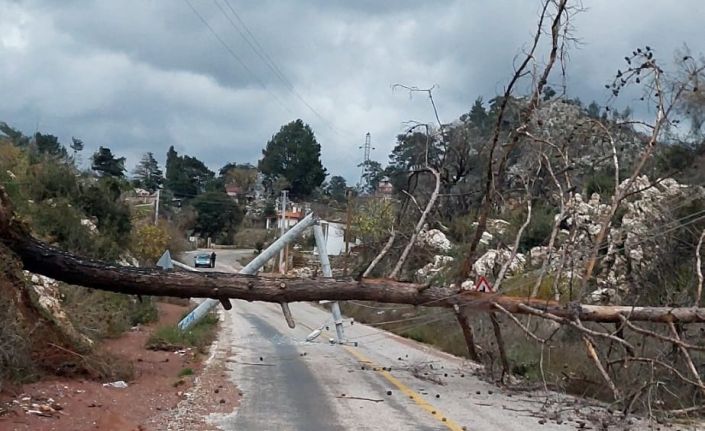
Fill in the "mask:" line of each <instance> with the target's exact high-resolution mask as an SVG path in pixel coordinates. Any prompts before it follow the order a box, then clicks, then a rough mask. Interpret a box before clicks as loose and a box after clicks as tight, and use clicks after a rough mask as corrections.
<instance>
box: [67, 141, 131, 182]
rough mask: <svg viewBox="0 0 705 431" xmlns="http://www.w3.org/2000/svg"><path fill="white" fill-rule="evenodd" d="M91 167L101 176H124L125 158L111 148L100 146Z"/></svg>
mask: <svg viewBox="0 0 705 431" xmlns="http://www.w3.org/2000/svg"><path fill="white" fill-rule="evenodd" d="M65 151H66V150H64V152H65ZM91 169H93V170H94V171H96V172H97V173H98V175H100V176H101V177H118V178H122V177H124V176H125V158H124V157H118V158H116V157H115V156H114V155H113V152H112V151H110V148H106V147H100V148H98V151H96V152H95V153H94V154H93V163H92V165H91Z"/></svg>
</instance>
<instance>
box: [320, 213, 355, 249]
mask: <svg viewBox="0 0 705 431" xmlns="http://www.w3.org/2000/svg"><path fill="white" fill-rule="evenodd" d="M320 223H321V229H322V230H323V237H324V238H325V239H326V251H327V252H328V256H338V255H341V254H344V253H345V225H344V224H343V223H336V222H329V221H325V220H321V222H320ZM358 243H359V241H357V242H353V243H350V247H352V246H354V245H356V244H358ZM313 254H315V255H317V254H318V250H317V248H314V249H313Z"/></svg>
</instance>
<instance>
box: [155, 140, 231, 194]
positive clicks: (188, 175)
mask: <svg viewBox="0 0 705 431" xmlns="http://www.w3.org/2000/svg"><path fill="white" fill-rule="evenodd" d="M214 177H215V173H214V172H213V171H211V170H210V169H208V167H207V166H206V165H205V164H203V162H202V161H200V160H198V159H197V158H195V157H191V156H179V154H178V153H177V152H176V150H174V146H173V145H172V146H171V147H169V151H167V153H166V181H165V185H166V187H167V188H168V189H169V190H171V191H172V192H173V193H174V196H176V197H181V198H193V197H195V196H196V195H198V194H199V193H203V192H204V191H205V190H206V188H207V185H208V183H210V182H211V181H212V180H213V178H214ZM209 188H211V189H214V190H215V189H220V188H222V187H209Z"/></svg>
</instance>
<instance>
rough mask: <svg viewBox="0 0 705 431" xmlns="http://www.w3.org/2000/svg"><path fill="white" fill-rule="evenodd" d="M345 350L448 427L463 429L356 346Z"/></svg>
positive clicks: (454, 430) (457, 429) (457, 430)
mask: <svg viewBox="0 0 705 431" xmlns="http://www.w3.org/2000/svg"><path fill="white" fill-rule="evenodd" d="M344 347H345V350H347V351H348V352H350V354H351V355H353V356H354V357H355V359H357V360H358V361H360V362H361V363H363V364H366V365H369V366H370V367H371V368H372V369H373V370H375V371H377V372H378V373H379V374H381V375H382V377H384V378H385V379H387V380H388V381H389V382H390V383H391V384H393V385H394V386H396V387H397V388H398V389H399V390H400V391H401V392H402V393H403V394H404V395H406V396H407V397H409V398H410V399H412V400H414V402H415V403H416V405H418V406H419V407H421V408H422V409H423V410H426V411H427V412H428V413H430V414H431V416H433V417H434V418H435V419H437V420H438V421H440V422H441V423H442V424H443V425H445V426H446V427H447V428H448V429H450V430H452V431H463V430H464V428H463V427H461V426H460V425H458V424H457V423H456V422H454V421H453V420H451V419H449V418H447V417H446V415H444V414H443V413H442V412H440V411H439V410H438V409H437V408H435V407H433V406H432V405H431V404H430V403H429V402H428V401H426V400H425V399H423V397H422V396H421V395H419V394H418V393H416V392H414V390H413V389H411V388H409V387H408V386H406V385H405V384H404V383H402V382H400V381H399V379H397V378H396V377H394V376H393V375H392V374H391V373H389V372H388V371H385V370H383V369H382V368H381V367H379V366H377V365H375V364H374V363H373V362H372V361H371V360H369V359H368V358H367V357H366V356H365V355H363V354H362V353H360V351H359V350H358V349H356V348H353V347H349V346H344Z"/></svg>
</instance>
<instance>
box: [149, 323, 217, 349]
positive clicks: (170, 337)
mask: <svg viewBox="0 0 705 431" xmlns="http://www.w3.org/2000/svg"><path fill="white" fill-rule="evenodd" d="M217 325H218V315H217V314H215V313H209V314H207V315H206V316H205V317H204V318H203V319H201V320H200V321H199V322H198V323H196V324H195V325H194V326H193V327H191V329H189V330H188V331H181V330H180V329H179V328H178V327H177V326H176V325H168V326H160V327H158V328H157V329H156V330H155V331H154V333H153V334H152V335H151V336H150V337H149V340H147V344H146V347H147V348H148V349H152V350H167V351H175V350H180V349H185V348H187V347H194V348H196V349H197V350H198V351H199V352H200V353H205V352H206V350H207V349H208V346H210V345H211V343H212V342H213V340H215V337H216V329H217Z"/></svg>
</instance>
